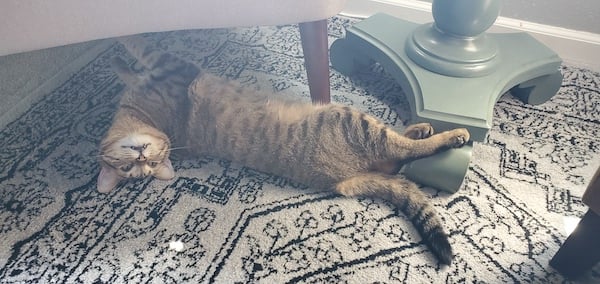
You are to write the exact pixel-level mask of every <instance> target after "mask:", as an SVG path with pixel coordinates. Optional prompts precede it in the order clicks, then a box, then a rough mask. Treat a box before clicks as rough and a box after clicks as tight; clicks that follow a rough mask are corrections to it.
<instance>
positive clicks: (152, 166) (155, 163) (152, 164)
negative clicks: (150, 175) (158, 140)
mask: <svg viewBox="0 0 600 284" xmlns="http://www.w3.org/2000/svg"><path fill="white" fill-rule="evenodd" d="M148 165H149V166H150V167H151V168H155V167H156V166H158V162H149V163H148Z"/></svg>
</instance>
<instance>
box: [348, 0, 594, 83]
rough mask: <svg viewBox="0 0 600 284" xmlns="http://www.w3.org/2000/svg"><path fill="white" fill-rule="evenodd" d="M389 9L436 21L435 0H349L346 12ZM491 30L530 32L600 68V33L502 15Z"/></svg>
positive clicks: (362, 14) (570, 59)
mask: <svg viewBox="0 0 600 284" xmlns="http://www.w3.org/2000/svg"><path fill="white" fill-rule="evenodd" d="M380 12H383V13H386V14H389V15H392V16H395V17H398V18H401V19H405V20H408V21H411V22H415V23H418V24H424V23H429V22H432V21H433V17H432V15H431V3H429V2H423V1H414V0H348V2H347V4H346V8H345V9H344V11H342V13H341V14H342V15H346V16H351V17H358V18H366V17H369V16H371V15H373V14H375V13H380ZM489 32H527V33H529V34H531V36H533V37H534V38H536V39H537V40H539V41H540V42H541V43H543V44H545V45H546V46H548V47H549V48H551V49H552V50H554V52H556V53H557V54H558V55H559V56H560V57H561V58H562V60H563V61H564V62H565V63H567V64H570V65H576V66H580V67H583V68H587V69H591V70H594V71H598V72H600V34H594V33H590V32H583V31H576V30H570V29H565V28H561V27H554V26H549V25H543V24H537V23H532V22H527V21H522V20H518V19H511V18H505V17H498V19H497V20H496V23H494V26H493V27H492V28H490V30H489Z"/></svg>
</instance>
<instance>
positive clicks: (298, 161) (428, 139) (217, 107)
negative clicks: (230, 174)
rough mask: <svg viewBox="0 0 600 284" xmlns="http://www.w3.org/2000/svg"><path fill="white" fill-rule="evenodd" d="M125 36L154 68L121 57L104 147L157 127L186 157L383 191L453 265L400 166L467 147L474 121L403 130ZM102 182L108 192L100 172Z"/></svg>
mask: <svg viewBox="0 0 600 284" xmlns="http://www.w3.org/2000/svg"><path fill="white" fill-rule="evenodd" d="M122 43H123V44H124V45H125V46H126V47H127V49H128V50H129V51H130V53H132V54H133V55H134V56H135V57H137V58H138V60H139V61H140V62H141V63H142V64H143V65H144V67H145V68H146V69H147V70H146V73H148V74H151V75H150V76H148V75H137V74H134V73H133V71H131V70H130V69H129V68H128V67H127V65H126V64H125V63H124V62H123V61H122V60H116V61H115V66H116V67H115V68H116V69H117V72H118V73H119V74H120V77H122V78H123V80H124V81H126V82H127V84H128V86H129V89H128V90H127V91H126V92H125V94H124V97H123V99H122V103H121V107H120V108H119V111H118V113H117V116H116V118H115V121H114V123H113V126H112V127H111V129H110V130H109V132H108V134H107V136H106V137H105V139H104V141H103V143H102V145H101V152H102V153H110V152H111V151H113V152H114V149H111V147H113V146H111V145H115V143H116V144H118V143H117V142H115V141H123V140H126V141H131V140H132V139H131V136H132V135H133V136H136V135H138V136H139V135H140V133H147V132H152V131H154V132H152V133H153V135H154V136H153V137H160V135H161V134H162V137H163V142H164V144H169V145H174V146H176V147H181V146H183V147H185V148H186V149H185V150H184V151H182V152H181V154H182V155H185V156H186V157H191V156H197V155H212V156H217V157H220V158H224V159H229V160H232V161H235V162H238V163H241V164H244V165H246V166H249V167H252V168H255V169H257V170H261V171H264V172H268V173H272V174H276V175H281V176H285V177H287V178H290V179H293V180H296V181H298V182H301V183H303V184H305V185H307V186H311V187H316V188H323V189H331V190H333V191H335V192H337V193H339V194H341V195H344V196H367V197H374V198H383V199H386V200H389V201H391V202H392V203H393V204H394V205H396V206H397V207H398V208H399V209H401V211H402V212H403V213H404V214H406V215H407V216H408V218H410V220H411V221H412V222H413V224H414V225H415V227H416V228H417V230H418V231H419V232H420V234H421V236H422V237H423V241H424V243H426V244H427V245H428V246H429V247H430V248H431V250H432V252H433V253H434V254H435V255H436V256H437V257H438V259H439V260H440V262H441V263H442V264H450V263H451V261H452V249H451V246H450V243H449V240H448V236H447V235H446V233H445V232H444V229H443V227H442V223H441V221H440V220H439V218H438V215H437V213H436V211H435V209H434V208H433V207H432V206H431V205H430V204H429V202H428V200H427V198H426V196H425V195H424V194H423V193H422V192H421V191H420V190H419V188H418V187H417V185H416V184H415V183H413V182H411V181H409V180H407V179H405V178H404V177H403V176H401V175H397V173H398V171H399V170H400V167H401V166H402V165H403V164H405V163H406V162H408V161H412V160H415V159H419V158H423V157H427V156H430V155H432V154H435V153H437V152H440V151H443V150H445V149H448V148H453V147H461V146H462V145H464V144H465V143H467V141H468V140H469V133H468V132H467V131H466V130H465V129H454V130H451V131H446V132H442V133H439V134H433V129H432V128H431V126H430V125H429V124H416V125H412V126H410V127H408V129H407V130H406V132H405V133H404V134H403V135H401V134H399V133H397V132H395V131H393V130H392V129H390V128H388V127H386V126H385V125H383V124H382V123H381V122H379V121H378V120H377V119H375V118H373V117H372V116H369V115H367V114H364V113H361V112H359V111H357V110H355V109H352V108H349V107H345V106H340V105H335V104H330V105H313V104H309V103H303V102H294V101H284V100H281V99H277V98H275V97H274V96H273V95H270V94H266V93H264V92H259V91H253V90H248V89H243V88H242V87H240V86H239V85H238V84H236V83H235V82H231V81H226V80H224V79H222V78H218V77H216V76H213V75H210V74H200V71H199V70H198V69H197V68H195V67H193V66H190V65H191V64H189V63H187V62H184V61H181V60H179V59H177V58H175V57H174V56H172V55H169V54H165V53H162V52H160V51H156V50H152V49H151V48H150V47H148V45H147V44H145V43H143V40H140V39H139V38H128V39H124V40H122ZM193 73H195V74H193ZM152 74H153V75H152ZM192 75H193V76H192ZM196 75H197V76H196ZM136 78H137V79H136ZM132 121H136V122H135V123H132ZM140 129H143V130H140ZM147 143H149V142H147ZM122 144H123V143H121V144H118V145H122ZM150 144H152V145H153V144H157V145H158V144H160V143H157V142H152V143H150ZM134 148H135V147H134ZM136 149H139V146H138V148H136ZM103 155H104V154H103ZM103 155H102V157H103ZM168 155H169V153H168V151H166V152H162V156H161V157H158V158H156V159H155V160H162V161H164V163H169V165H170V161H169V157H168ZM101 163H102V164H103V167H102V168H103V169H104V168H105V167H111V166H110V165H108V166H105V164H110V161H108V160H107V159H104V158H102V159H101ZM117 175H118V176H119V177H120V178H127V177H128V176H124V175H121V174H118V173H117ZM134 177H135V176H134ZM163 177H165V176H163ZM103 178H104V177H103ZM116 179H117V180H119V178H116ZM98 182H99V190H100V183H101V182H102V180H101V178H100V176H99V181H98ZM109 185H111V183H109ZM114 185H116V183H114ZM114 185H113V187H114ZM110 189H112V188H110ZM110 189H109V190H110ZM102 191H108V190H106V188H103V189H102Z"/></svg>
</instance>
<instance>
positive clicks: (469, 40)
mask: <svg viewBox="0 0 600 284" xmlns="http://www.w3.org/2000/svg"><path fill="white" fill-rule="evenodd" d="M432 10H433V17H434V20H435V22H433V23H429V24H425V25H418V24H415V23H412V22H408V21H405V20H402V19H398V18H395V17H392V16H389V15H386V14H376V15H374V16H372V17H370V18H368V19H365V20H364V21H362V22H360V23H358V24H356V25H354V26H352V27H350V28H348V29H347V31H346V37H345V38H343V39H338V40H336V41H334V42H333V43H332V46H331V49H330V59H331V64H332V66H333V68H334V69H336V70H338V71H339V72H341V73H343V74H346V75H352V74H353V73H354V72H356V71H359V70H364V69H365V68H367V67H368V66H369V65H371V64H373V63H374V62H378V63H379V64H381V66H382V67H383V68H384V70H385V71H386V72H387V73H389V74H390V75H391V76H392V77H393V78H394V79H395V80H396V81H397V82H398V83H399V84H400V86H401V87H402V90H403V91H404V93H405V94H406V96H407V98H408V101H409V103H410V106H411V110H412V120H413V122H415V123H416V122H429V123H431V124H432V125H433V127H434V129H435V130H436V131H437V132H440V131H443V130H447V129H451V128H457V127H465V128H467V129H469V131H470V132H471V138H472V140H473V141H484V140H485V139H486V136H487V133H488V131H489V130H490V128H491V127H492V119H493V109H494V105H495V104H496V102H497V100H498V99H499V97H500V96H501V95H503V94H504V93H506V92H508V91H510V92H511V93H512V95H514V96H516V97H517V98H519V99H520V100H522V101H523V102H525V103H528V104H541V103H543V102H545V101H547V100H549V99H550V98H551V97H552V96H554V95H555V94H556V92H557V91H558V89H559V88H560V86H561V83H562V78H563V76H562V74H561V73H560V70H559V68H560V64H561V59H560V58H559V57H558V55H557V54H556V53H555V52H553V51H552V50H550V49H549V48H548V47H546V46H545V45H543V44H541V43H540V42H538V41H537V40H535V39H534V38H533V37H531V36H530V35H528V34H526V33H505V34H491V33H486V30H487V29H488V28H489V27H491V25H492V24H493V23H494V22H495V20H496V18H497V17H498V13H499V11H500V4H499V0H434V2H433V6H432ZM471 145H472V144H471ZM471 145H467V146H465V147H463V148H461V149H453V150H450V151H447V152H444V153H441V154H438V155H435V156H432V157H429V158H426V159H421V160H418V161H415V162H412V163H411V164H409V165H407V166H406V167H405V169H404V174H405V175H407V176H408V177H409V178H411V179H413V180H415V181H417V182H420V183H422V184H425V185H428V186H432V187H435V188H439V189H442V190H446V191H449V192H456V191H457V190H458V189H459V188H460V186H461V184H462V182H463V179H464V176H465V175H466V172H467V169H468V166H469V162H470V159H471V151H472V146H471Z"/></svg>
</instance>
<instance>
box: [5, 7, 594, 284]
mask: <svg viewBox="0 0 600 284" xmlns="http://www.w3.org/2000/svg"><path fill="white" fill-rule="evenodd" d="M351 22H352V20H349V19H345V18H335V19H333V20H332V21H331V22H330V25H329V31H330V40H334V39H335V38H339V37H341V36H343V30H344V27H345V26H348V25H349V24H351ZM150 40H151V42H153V44H156V45H157V46H159V47H160V48H163V49H165V50H168V51H171V52H174V53H175V54H177V55H179V56H180V57H182V58H185V59H187V60H190V61H193V62H195V63H197V64H198V65H199V66H201V67H203V68H205V69H207V70H209V71H210V72H213V73H216V74H219V75H221V76H225V77H230V78H234V79H237V80H240V81H242V82H244V84H245V85H248V86H250V87H253V88H263V89H272V90H275V91H276V92H278V93H280V94H282V95H284V94H285V95H291V96H300V97H303V98H305V99H308V88H307V85H306V78H305V72H304V68H303V58H302V53H301V47H300V44H299V34H298V31H297V28H296V27H295V26H281V27H263V28H243V29H231V30H224V29H220V30H205V31H189V32H172V33H160V34H154V35H152V36H151V37H150ZM106 44H107V45H106V46H102V47H99V48H100V52H93V51H90V53H87V51H84V50H85V49H86V48H83V49H82V50H81V53H80V54H81V56H78V57H77V58H80V59H81V60H82V62H84V64H80V65H79V66H80V67H79V68H75V69H74V70H75V71H74V72H71V71H64V72H66V74H62V71H60V70H57V69H52V68H53V67H52V66H47V67H44V65H46V64H43V65H42V64H40V65H36V66H37V67H38V68H40V69H41V70H42V71H36V72H43V73H45V74H54V73H55V72H58V73H60V74H54V75H53V76H50V78H64V79H63V80H59V79H53V80H49V81H48V80H43V79H40V81H47V82H56V83H55V84H54V85H53V86H50V85H51V83H46V85H45V87H44V88H43V89H39V88H36V87H27V88H24V89H23V88H22V89H23V90H26V89H27V90H28V91H24V93H25V94H24V96H27V95H31V93H36V92H39V93H40V94H41V96H39V97H37V96H34V97H36V98H38V99H37V100H34V99H31V100H30V101H29V102H28V103H27V107H26V108H24V110H23V111H20V112H16V113H18V114H14V115H13V116H12V118H11V119H10V120H9V121H6V122H5V123H4V124H3V125H4V126H3V127H2V128H1V130H0V201H1V203H0V204H1V206H0V239H1V240H2V242H0V283H80V282H83V283H126V282H127V283H129V282H133V283H141V282H144V283H147V282H151V283H204V282H218V283H234V282H244V283H248V282H249V283H254V282H256V283H296V282H304V283H323V282H328V283H398V282H408V283H462V282H469V283H473V282H478V283H520V282H526V283H561V282H568V281H567V280H565V279H563V278H562V277H561V276H560V275H559V274H558V273H557V272H556V271H554V270H553V269H552V268H550V267H549V266H548V261H549V259H550V258H551V257H552V256H553V254H554V253H555V252H556V250H557V249H558V247H559V246H560V244H561V243H562V241H563V240H564V239H565V237H566V233H565V231H564V221H563V220H564V217H566V216H581V215H582V214H583V213H584V212H585V210H586V208H585V206H584V205H583V204H582V203H581V194H582V193H583V190H584V188H585V185H586V184H587V183H588V182H589V178H590V177H591V175H592V173H593V171H594V170H595V169H596V168H597V167H598V166H599V164H600V159H599V158H600V143H599V140H598V137H600V113H599V111H598V109H600V106H599V105H600V74H598V73H595V72H591V71H588V70H584V69H579V68H575V67H568V66H565V67H563V68H562V72H563V73H564V75H565V80H564V82H563V87H562V88H561V90H560V92H559V94H557V95H556V96H555V97H554V98H553V99H551V100H550V101H549V102H547V103H544V104H542V105H539V106H531V105H524V104H523V103H521V102H520V101H518V100H516V99H513V98H512V97H510V96H505V97H503V98H502V99H501V100H500V102H499V103H498V104H497V106H496V108H495V114H494V117H495V122H494V126H493V129H492V130H491V131H490V137H489V140H488V141H486V142H477V143H475V145H474V153H473V159H472V162H471V167H470V169H469V171H468V173H467V177H466V179H465V182H464V184H463V186H462V188H461V189H460V190H459V192H457V193H456V194H452V195H451V194H447V193H444V192H438V191H435V190H432V189H427V188H426V189H424V190H425V191H426V192H427V194H429V195H430V196H431V197H432V202H433V203H434V204H435V206H436V207H437V208H438V210H439V212H440V215H441V216H442V218H443V221H444V223H445V225H446V227H447V228H448V231H449V232H450V236H451V242H452V244H453V247H454V249H455V254H456V256H455V262H454V263H453V264H452V266H450V267H446V268H440V267H438V265H437V263H436V261H435V259H434V258H433V256H432V255H431V254H430V253H429V252H428V250H427V248H426V247H425V246H424V245H423V244H422V243H421V241H420V237H419V236H418V234H417V233H416V232H415V230H414V229H413V227H412V225H411V224H410V222H409V221H408V220H407V219H406V218H405V216H403V215H402V214H397V212H396V210H395V209H394V208H392V207H390V205H389V204H388V203H386V202H382V201H379V200H371V199H359V200H357V199H347V198H341V197H338V196H336V195H333V194H330V193H326V192H322V191H321V190H319V189H313V188H305V187H303V186H302V185H299V184H295V183H293V182H290V181H288V180H285V179H282V178H279V177H276V176H270V175H265V174H262V173H259V172H256V171H253V170H252V169H248V168H244V167H240V166H239V165H236V164H231V163H229V162H227V161H222V160H218V159H214V158H210V157H206V158H203V159H198V160H190V161H179V162H176V163H174V166H175V168H176V172H177V175H176V178H175V179H174V180H172V181H158V180H144V181H137V182H129V183H126V184H123V185H122V186H121V187H120V188H118V189H117V190H115V191H114V192H112V193H110V194H108V195H103V194H99V193H97V192H96V191H95V187H96V175H97V173H98V165H97V164H96V161H95V155H96V154H97V150H96V149H97V144H98V142H99V140H100V139H101V137H102V135H103V134H104V133H105V131H106V130H107V128H108V125H109V123H110V119H111V117H112V115H113V114H114V111H115V106H116V103H117V102H118V98H119V94H120V92H121V90H122V89H123V84H122V82H120V81H119V80H118V79H117V78H116V76H115V74H114V73H113V72H112V70H111V69H110V68H109V65H108V60H109V59H110V58H111V57H112V56H115V55H121V56H127V55H126V54H125V51H124V50H123V49H122V48H121V47H120V46H119V45H114V44H112V42H108V43H106ZM92 47H93V48H95V47H97V45H94V46H92ZM88 54H94V56H91V57H88V59H87V60H83V58H86V57H85V56H87V55H88ZM58 57H62V58H63V59H64V58H66V55H64V54H63V56H58ZM3 60H4V61H3ZM57 60H59V59H57ZM69 60H70V59H69ZM69 60H67V59H65V60H63V62H65V61H69ZM8 61H10V60H8ZM0 62H7V61H6V60H5V59H0ZM51 62H55V61H51ZM12 64H16V65H19V61H18V60H14V61H13V63H12ZM2 65H3V66H2V68H3V70H5V69H4V68H6V69H10V67H9V66H8V65H4V63H3V64H2ZM75 65H77V64H76V63H73V65H71V66H75ZM46 68H48V69H46ZM70 68H71V67H70ZM25 69H27V68H25ZM67 70H73V69H69V68H67ZM2 72H3V73H2V76H3V77H2V78H1V79H2V80H21V81H22V82H23V81H25V80H23V78H20V77H21V76H26V75H16V73H15V76H13V77H11V76H8V79H5V78H7V77H4V76H6V74H7V72H6V71H2ZM32 72H33V71H32ZM8 74H10V72H8ZM22 74H27V73H22ZM331 81H332V89H333V90H332V92H333V93H332V94H333V99H334V100H335V101H336V102H338V103H341V104H346V105H352V106H354V107H357V108H360V109H362V110H364V111H366V112H369V113H371V114H373V115H374V116H377V117H379V118H380V119H382V120H383V121H384V122H385V123H387V124H389V125H393V126H394V127H397V128H399V129H401V128H403V125H404V123H406V120H407V119H408V117H409V110H408V109H409V108H408V103H407V101H406V99H405V98H404V96H403V93H402V91H401V89H400V87H399V86H398V85H397V84H396V83H395V82H394V81H393V80H391V79H390V78H389V77H388V76H386V75H385V73H384V72H383V71H382V70H381V69H380V68H379V67H378V66H374V67H373V68H372V69H371V70H365V72H363V73H361V74H358V75H357V76H355V77H352V78H348V77H346V76H343V75H341V74H339V73H337V72H335V71H332V74H331ZM21 85H23V84H22V83H21ZM17 89H18V88H17ZM32 96H33V95H32ZM33 101H36V102H33ZM17 104H18V103H17ZM2 118H3V119H4V118H5V116H2ZM174 241H180V242H181V243H182V244H183V250H182V251H179V252H178V251H177V250H174V249H171V248H170V245H171V243H172V242H174ZM598 280H600V267H597V268H596V270H595V271H593V272H592V273H590V275H587V278H586V279H585V281H598Z"/></svg>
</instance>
